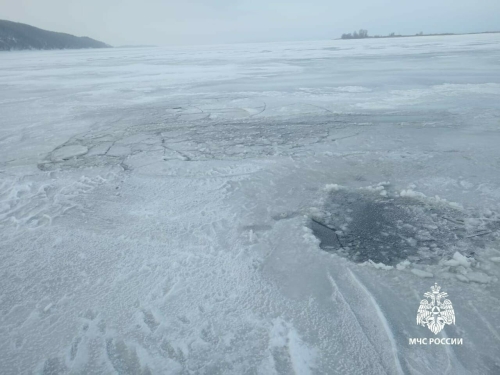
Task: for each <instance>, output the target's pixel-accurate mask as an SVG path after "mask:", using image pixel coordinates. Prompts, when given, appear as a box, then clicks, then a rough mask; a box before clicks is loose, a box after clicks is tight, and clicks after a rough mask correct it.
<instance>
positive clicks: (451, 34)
mask: <svg viewBox="0 0 500 375" xmlns="http://www.w3.org/2000/svg"><path fill="white" fill-rule="evenodd" d="M480 34H500V31H481V32H476V33H459V34H455V33H439V34H420V33H419V34H414V35H396V34H394V35H374V36H364V37H347V38H346V37H344V38H342V37H341V38H336V39H334V40H363V39H393V38H416V37H422V36H454V35H455V36H458V35H480Z"/></svg>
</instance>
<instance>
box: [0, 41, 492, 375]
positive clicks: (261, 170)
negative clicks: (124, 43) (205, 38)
mask: <svg viewBox="0 0 500 375" xmlns="http://www.w3.org/2000/svg"><path fill="white" fill-rule="evenodd" d="M0 87H1V90H0V285H1V288H0V337H1V338H2V339H1V340H0V373H2V374H26V373H36V374H112V373H118V374H399V373H405V374H406V373H407V374H431V373H448V374H498V373H500V360H499V358H498V353H500V319H499V318H500V303H499V302H500V301H499V300H500V294H499V292H500V286H499V277H500V173H499V172H500V147H499V145H500V35H499V34H489V35H468V36H448V37H420V38H396V39H379V40H353V41H320V42H300V43H267V44H242V45H226V46H210V47H182V48H181V47H178V48H175V49H173V48H172V49H171V48H141V49H126V48H123V49H109V50H78V51H41V52H34V51H27V52H12V53H3V54H1V55H0ZM384 239H387V240H384ZM434 283H438V284H439V285H441V286H442V288H443V290H445V291H446V292H447V293H448V295H449V298H450V299H451V301H452V302H453V307H454V309H455V316H456V324H455V325H447V326H446V327H445V329H444V330H443V331H441V332H440V333H439V334H438V335H437V337H439V338H446V337H449V338H462V339H463V345H460V346H458V345H455V346H446V345H409V338H425V337H434V334H433V333H432V332H431V331H429V330H428V329H427V328H424V327H422V326H418V325H417V324H416V320H415V319H416V315H417V310H418V307H419V304H420V300H421V299H422V295H423V293H425V292H426V291H428V290H429V288H430V286H431V285H434Z"/></svg>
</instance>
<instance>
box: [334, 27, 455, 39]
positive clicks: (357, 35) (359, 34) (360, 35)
mask: <svg viewBox="0 0 500 375" xmlns="http://www.w3.org/2000/svg"><path fill="white" fill-rule="evenodd" d="M423 35H425V34H424V33H423V32H422V31H421V32H419V33H416V34H415V36H423ZM429 35H452V34H448V33H446V34H429ZM402 36H405V35H401V34H396V33H390V34H389V35H382V36H381V35H375V36H369V35H368V30H365V29H360V30H359V31H354V32H353V33H347V34H342V36H341V37H340V38H341V39H365V38H397V37H402Z"/></svg>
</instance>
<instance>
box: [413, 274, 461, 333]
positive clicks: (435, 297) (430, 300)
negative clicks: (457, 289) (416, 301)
mask: <svg viewBox="0 0 500 375" xmlns="http://www.w3.org/2000/svg"><path fill="white" fill-rule="evenodd" d="M440 289H441V287H440V286H439V285H437V283H436V284H434V286H431V291H432V292H426V293H425V294H424V297H425V298H427V299H423V300H422V301H420V306H419V308H418V314H417V324H418V325H422V326H423V327H425V326H427V328H429V329H430V330H431V331H432V332H434V334H435V335H437V334H438V333H439V332H441V330H442V329H443V328H444V325H445V324H455V312H454V311H453V306H452V304H451V301H450V300H449V299H445V300H444V301H442V302H441V300H442V299H443V298H446V297H448V293H445V292H440V291H439V290H440Z"/></svg>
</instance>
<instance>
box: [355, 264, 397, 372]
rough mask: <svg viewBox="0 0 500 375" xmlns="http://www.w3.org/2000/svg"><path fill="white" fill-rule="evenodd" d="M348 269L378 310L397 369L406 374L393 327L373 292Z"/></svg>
mask: <svg viewBox="0 0 500 375" xmlns="http://www.w3.org/2000/svg"><path fill="white" fill-rule="evenodd" d="M347 270H348V271H349V274H350V276H351V278H352V279H353V280H354V282H355V283H356V284H357V285H358V286H359V288H360V289H361V290H362V291H363V292H364V293H365V294H366V296H367V297H368V299H369V300H370V302H371V303H372V305H373V307H374V308H375V312H376V314H377V316H378V318H379V319H380V321H381V323H382V325H383V326H384V329H385V332H386V334H387V337H388V338H389V342H390V343H391V347H392V353H393V355H394V362H395V364H396V369H397V371H398V373H400V374H404V371H403V368H402V367H401V363H400V362H399V354H398V348H397V346H396V340H395V339H394V335H393V334H392V330H391V327H390V325H389V322H388V321H387V319H386V318H385V315H384V313H383V312H382V309H381V308H380V306H379V305H378V303H377V301H376V300H375V298H374V297H373V294H371V293H370V292H369V291H368V289H366V287H365V286H364V285H363V283H362V282H361V281H359V279H358V278H357V277H356V276H355V275H354V273H352V271H351V269H350V268H347Z"/></svg>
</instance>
